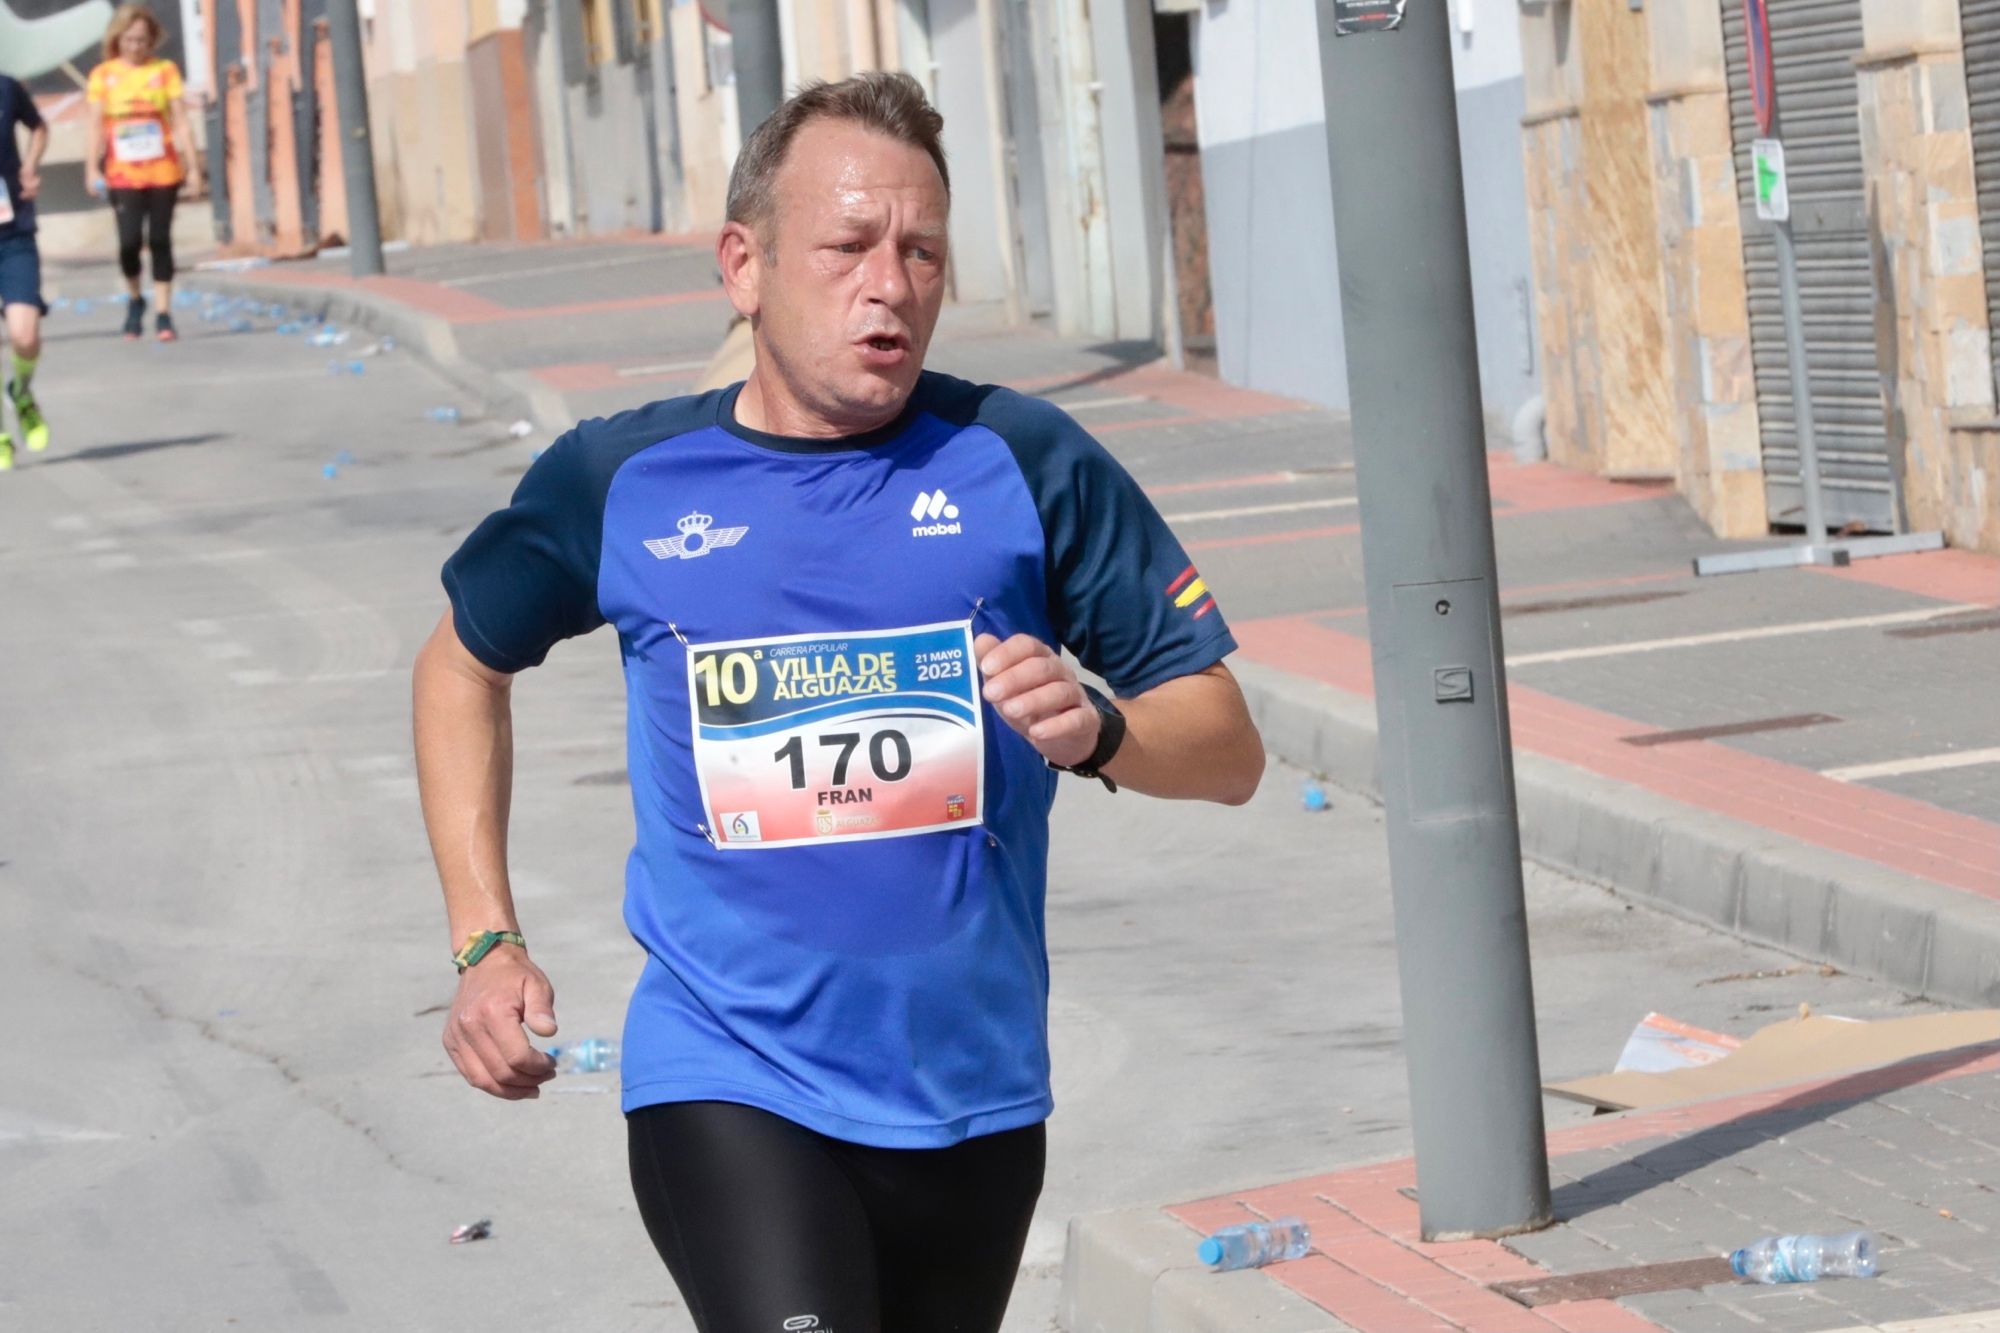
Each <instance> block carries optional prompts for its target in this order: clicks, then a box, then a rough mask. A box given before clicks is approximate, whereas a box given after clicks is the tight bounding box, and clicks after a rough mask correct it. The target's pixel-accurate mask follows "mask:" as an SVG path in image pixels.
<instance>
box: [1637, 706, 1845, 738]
mask: <svg viewBox="0 0 2000 1333" xmlns="http://www.w3.org/2000/svg"><path fill="white" fill-rule="evenodd" d="M1838 721H1840V719H1839V718H1837V717H1835V716H1834V715H1833V714H1831V713H1793V714H1791V715H1789V716H1787V717H1760V718H1756V719H1754V720H1752V721H1749V722H1724V723H1720V724H1719V725H1716V726H1712V727H1688V728H1685V729H1684V730H1681V731H1642V732H1640V733H1639V734H1638V735H1636V736H1620V737H1619V738H1618V739H1619V740H1621V741H1623V742H1624V743H1625V744H1627V745H1677V744H1680V743H1682V742H1684V741H1712V740H1719V739H1720V738H1722V737H1724V736H1750V735H1755V734H1756V733H1757V732H1760V731H1796V730H1797V729H1798V728H1800V727H1817V726H1823V725H1825V724H1826V723H1828V722H1838Z"/></svg>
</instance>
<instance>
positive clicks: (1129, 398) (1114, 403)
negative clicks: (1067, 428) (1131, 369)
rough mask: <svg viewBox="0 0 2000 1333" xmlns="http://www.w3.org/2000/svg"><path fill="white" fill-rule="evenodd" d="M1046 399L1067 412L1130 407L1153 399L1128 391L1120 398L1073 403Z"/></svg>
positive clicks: (1086, 399)
mask: <svg viewBox="0 0 2000 1333" xmlns="http://www.w3.org/2000/svg"><path fill="white" fill-rule="evenodd" d="M1046 401H1048V402H1051V403H1055V405H1056V406H1057V407H1060V408H1061V409H1062V410H1063V411H1065V412H1089V411H1093V410H1095V409H1096V408H1100V407H1130V406H1132V404H1134V403H1150V402H1152V401H1153V400H1152V399H1151V398H1148V397H1147V396H1146V395H1145V394H1143V393H1128V394H1125V395H1123V396H1122V397H1118V398H1080V399H1078V400H1077V401H1076V402H1073V403H1057V402H1056V400H1055V399H1053V398H1050V399H1047V400H1046Z"/></svg>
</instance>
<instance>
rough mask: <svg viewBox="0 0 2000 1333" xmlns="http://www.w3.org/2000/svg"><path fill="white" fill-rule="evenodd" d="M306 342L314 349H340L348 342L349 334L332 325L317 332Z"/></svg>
mask: <svg viewBox="0 0 2000 1333" xmlns="http://www.w3.org/2000/svg"><path fill="white" fill-rule="evenodd" d="M306 341H307V342H309V343H311V344H312V345H313V346H314V347H339V346H341V345H342V344H343V343H345V342H346V341H347V333H346V331H345V330H343V329H336V328H334V327H333V326H332V325H331V324H328V325H326V326H324V327H323V328H320V329H317V330H315V331H314V333H313V336H312V337H310V338H308V339H306Z"/></svg>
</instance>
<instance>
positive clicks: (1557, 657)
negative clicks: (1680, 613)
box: [1507, 603, 1987, 667]
mask: <svg viewBox="0 0 2000 1333" xmlns="http://www.w3.org/2000/svg"><path fill="white" fill-rule="evenodd" d="M1986 609H1987V608H1985V607H1983V606H1977V605H1972V604H1969V603H1954V604H1952V605H1949V606H1937V607H1931V608H1929V609H1927V610H1923V611H1890V612H1887V613H1885V614H1883V615H1877V616H1849V617H1847V618H1846V619H1844V620H1802V621H1798V622H1795V623H1793V624H1790V625H1763V626H1760V627H1758V628H1756V629H1732V630H1723V631H1721V632H1720V633H1716V634H1685V635H1682V636H1681V637H1679V638H1675V639H1640V640H1638V641H1637V642H1635V643H1601V644H1598V645H1596V646H1595V647H1591V648H1559V649H1557V650H1555V651H1554V652H1547V653H1522V654H1521V655H1520V656H1518V657H1511V656H1510V657H1509V658H1508V659H1507V665H1508V666H1510V667H1515V666H1534V665H1536V664H1538V663H1542V662H1577V661H1581V660H1583V659H1584V658H1587V657H1623V656H1626V655H1627V654H1630V653H1653V652H1659V651H1660V650H1661V649H1664V648H1699V647H1702V646H1703V645H1705V644H1711V643H1743V642H1745V641H1747V640H1750V639H1781V638H1785V637H1786V636H1788V635H1792V634H1824V633H1826V632H1828V631H1830V630H1841V629H1869V628H1871V627H1874V626H1878V625H1914V624H1917V623H1919V622H1921V621H1925V620H1936V619H1938V618H1939V617H1941V616H1959V615H1964V614H1965V613H1966V612H1968V611H1984V610H1986Z"/></svg>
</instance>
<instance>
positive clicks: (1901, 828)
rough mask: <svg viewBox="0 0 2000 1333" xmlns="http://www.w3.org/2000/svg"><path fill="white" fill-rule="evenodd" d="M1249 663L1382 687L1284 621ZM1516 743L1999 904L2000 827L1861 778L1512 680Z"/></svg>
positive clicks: (1353, 644)
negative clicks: (1662, 739) (1827, 772)
mask: <svg viewBox="0 0 2000 1333" xmlns="http://www.w3.org/2000/svg"><path fill="white" fill-rule="evenodd" d="M1233 628H1234V630H1235V633H1236V639H1237V642H1238V643H1239V644H1240V645H1241V646H1242V649H1243V652H1244V654H1245V655H1246V656H1247V657H1249V658H1250V659H1251V660H1252V661H1255V662H1260V663H1262V664H1264V665H1266V666H1272V667H1276V668H1278V669H1279V670H1281V671H1287V672H1290V673H1292V674H1293V675H1299V676H1304V677H1306V678H1308V679H1312V680H1318V681H1323V682H1325V683H1326V684H1329V685H1333V686H1335V687H1336V688H1339V689H1343V690H1346V691H1348V692H1349V693H1352V694H1359V695H1363V696H1367V695H1372V694H1373V693H1374V681H1373V672H1372V669H1371V666H1370V662H1369V648H1368V641H1367V640H1365V639H1362V638H1360V637H1358V636H1356V635H1352V634H1344V633H1341V632H1340V631H1338V630H1334V629H1329V628H1327V627H1325V626H1323V625H1319V624H1316V623H1314V622H1313V620H1312V619H1311V618H1310V617H1307V616H1280V617H1276V618H1273V619H1269V620H1253V621H1247V622H1244V623H1242V624H1239V625H1236V626H1234V627H1233ZM1507 698H1508V706H1509V712H1510V714H1511V719H1512V730H1513V738H1514V743H1515V744H1516V745H1518V746H1520V747H1522V748H1523V749H1526V750H1529V751H1532V752H1533V753H1536V754H1541V755H1546V756H1547V757H1549V758H1552V759H1559V760H1562V761H1564V762H1566V763H1571V764H1575V765H1577V766H1579V767H1581V768H1585V769H1587V770H1589V771H1591V772H1593V773H1599V774H1602V775H1603V776H1606V777H1611V778H1616V779H1618V780H1619V781H1622V782H1629V783H1631V784H1633V785H1634V786H1638V787H1642V788H1645V789H1646V790H1648V791H1652V792H1657V793H1659V794H1660V795H1662V796H1667V797H1670V798H1672V799H1674V800H1677V801H1681V802H1684V803H1686V804H1688V805H1693V806H1695V807H1697V808H1700V809H1704V810H1709V811H1713V812H1714V813H1717V814H1723V815H1729V816H1731V817H1732V818H1736V819H1741V820H1745V821H1747V822H1749V823H1752V824H1756V825H1759V826H1761V827H1764V828H1768V829H1770V830H1772V831H1773V832H1777V833H1782V834H1785V835H1787V836H1790V837H1794V838H1798V839H1800V840H1802V841H1805V842H1809V843H1812V844H1815V845H1817V846H1821V847H1826V848H1829V849H1831V850H1834V851H1839V852H1844V853H1846V854H1848V855H1851V856H1858V857H1861V858H1863V859H1865V860H1869V861H1874V862H1876V863H1877V864H1880V865H1885V866H1889V867H1891V868H1893V869H1896V870H1901V871H1904V872H1905V873H1908V874H1913V875H1918V876H1921V877H1923V878H1925V879H1929V880H1933V881H1935V882H1937V883H1940V884H1945V885H1948V886H1950V887H1952V888H1956V889H1962V890H1965V891H1966V892H1969V893H1975V894H1978V895H1980V896H1982V897H1985V898H1992V899H2000V826H1996V825H1994V824H1992V823H1989V822H1988V821H1986V820H1983V819H1974V818H1972V817H1971V816H1969V815H1961V814H1957V813H1954V812H1953V811H1949V810H1943V809H1940V808H1939V807H1937V806H1934V805H1930V804H1928V803H1926V802H1923V801H1916V800H1911V799H1910V798H1908V797H1905V796H1898V795H1896V794H1895V793H1893V792H1887V791H1881V790H1878V789H1875V788H1871V787H1866V786H1863V785H1861V784H1858V783H1847V782H1836V781H1834V780H1833V779H1831V778H1825V777H1821V776H1820V775H1819V774H1818V773H1815V772H1813V771H1812V770H1811V769H1806V768H1800V767H1798V766H1796V765H1793V764H1786V763H1780V762H1779V761H1777V760H1774V759H1766V758H1764V757H1762V756H1760V755H1754V754H1750V753H1748V752H1746V751H1742V750H1736V749H1732V748H1730V747H1728V746H1725V745H1719V744H1716V743H1714V742H1711V741H1695V742H1691V743H1689V744H1685V745H1672V746H1656V747H1652V748H1650V749H1648V750H1646V751H1644V752H1641V751H1639V750H1636V749H1634V748H1633V747H1632V746H1629V745H1625V744H1623V743H1622V742H1621V741H1620V739H1619V738H1620V737H1622V736H1629V735H1631V734H1632V732H1633V731H1634V730H1637V729H1639V728H1640V725H1641V724H1639V723H1636V722H1633V721H1632V720H1630V719H1629V718H1623V717H1618V716H1616V715H1615V714H1611V713H1606V712H1600V711H1599V710H1597V709H1593V708H1586V707H1584V706H1583V705H1581V704H1575V703H1571V702H1569V701H1568V700H1565V699H1559V698H1557V697H1555V696H1554V695H1550V694H1544V693H1543V692H1541V691H1539V690H1535V689H1531V688H1529V687H1527V686H1524V685H1519V684H1514V683H1512V682H1510V683H1509V685H1508V690H1507Z"/></svg>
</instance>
